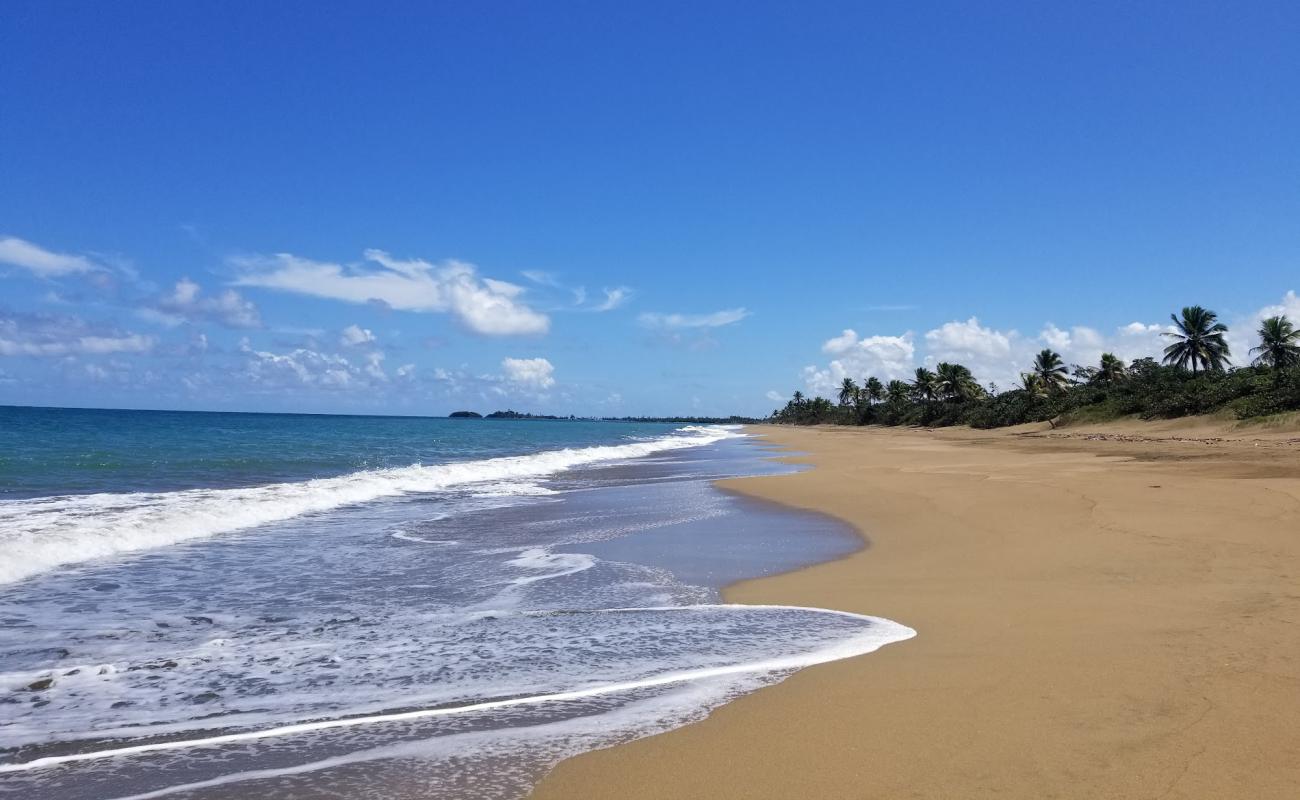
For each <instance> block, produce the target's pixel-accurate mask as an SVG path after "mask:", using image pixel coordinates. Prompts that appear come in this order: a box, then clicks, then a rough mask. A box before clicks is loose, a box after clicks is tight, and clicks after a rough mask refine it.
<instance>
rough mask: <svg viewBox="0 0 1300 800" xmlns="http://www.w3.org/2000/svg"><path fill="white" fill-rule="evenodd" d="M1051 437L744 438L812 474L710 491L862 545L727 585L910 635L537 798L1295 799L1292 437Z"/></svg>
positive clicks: (1297, 604) (1298, 687)
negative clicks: (778, 507) (807, 520)
mask: <svg viewBox="0 0 1300 800" xmlns="http://www.w3.org/2000/svg"><path fill="white" fill-rule="evenodd" d="M1044 428H1046V426H1037V427H1022V428H1016V429H1009V430H1003V431H993V432H979V431H971V430H968V429H947V430H942V431H927V430H898V429H876V428H791V427H756V428H752V429H751V432H753V433H758V434H761V435H762V436H764V437H766V438H767V439H768V440H770V441H771V442H772V443H774V444H777V445H781V446H783V447H786V448H789V449H790V450H791V451H794V452H797V453H799V454H800V455H797V456H795V457H794V460H795V461H797V462H801V463H807V464H810V465H811V466H812V469H810V470H806V471H803V472H799V473H796V474H787V475H776V476H763V477H754V478H742V479H735V480H726V481H722V482H721V483H720V485H722V486H723V487H724V488H726V489H729V490H733V491H736V492H740V493H743V494H747V495H751V496H754V497H759V498H763V499H766V500H771V501H775V502H778V503H782V504H785V505H789V506H793V507H797V508H804V509H813V510H817V511H821V512H825V513H828V514H831V515H833V516H836V517H839V518H840V519H843V520H845V521H847V522H850V523H852V524H853V525H854V526H855V527H856V528H857V529H858V530H859V531H860V532H861V533H862V534H863V535H864V536H865V537H866V538H867V539H868V540H869V546H868V547H867V548H866V549H864V550H862V551H859V552H856V553H854V554H852V555H849V556H847V557H845V558H842V559H839V560H836V561H832V562H828V563H824V564H820V565H818V566H814V567H809V568H805V569H801V570H798V571H794V572H789V573H786V574H782V575H777V576H772V577H766V578H761V579H758V580H753V581H744V582H740V583H738V584H734V585H732V586H730V587H729V588H727V589H726V591H725V592H724V598H725V600H727V601H729V602H737V603H755V604H762V603H779V604H789V605H802V606H815V607H823V608H831V609H839V610H844V611H851V612H856V613H861V614H868V615H878V616H882V617H887V618H889V619H892V620H895V621H897V622H899V623H902V624H903V625H907V626H910V627H911V628H914V629H915V630H916V631H917V636H916V637H915V638H914V639H912V640H910V641H906V642H902V643H899V644H896V645H894V646H891V647H886V648H884V649H882V650H880V651H879V652H877V653H874V654H872V655H870V656H866V657H859V658H854V659H848V660H843V661H837V662H834V663H830V664H824V665H819V666H815V667H811V668H808V669H804V670H802V671H800V672H798V673H797V674H795V675H794V676H793V677H791V678H789V679H788V680H786V681H784V682H782V683H780V684H778V685H775V686H771V687H767V688H764V689H761V690H759V691H757V692H754V693H752V694H749V695H746V696H744V697H741V698H739V699H738V700H735V701H734V702H731V703H729V704H727V705H725V706H723V707H721V708H719V709H717V710H715V711H714V712H713V713H712V714H711V715H710V716H708V717H707V718H706V719H704V720H703V721H700V722H697V723H695V724H691V725H688V726H685V727H682V728H679V729H676V730H673V731H670V732H668V733H665V734H661V735H657V736H653V737H649V738H645V739H641V740H638V741H635V742H632V743H629V744H623V745H619V746H617V747H613V748H610V749H605V750H598V751H594V752H590V753H586V754H583V755H580V756H577V757H575V758H572V759H569V760H567V761H565V762H563V763H561V764H560V765H559V766H558V767H557V768H556V769H555V770H554V771H553V772H552V773H551V774H550V775H549V776H548V777H547V778H546V779H545V780H544V781H543V782H542V784H541V785H540V786H539V788H538V790H537V791H536V792H535V795H534V796H536V797H540V798H571V797H593V796H607V797H622V798H641V797H645V798H649V797H656V798H659V797H678V798H682V797H716V798H741V797H744V798H756V797H772V798H776V797H781V798H788V797H854V798H876V797H879V798H903V797H912V798H948V797H961V798H976V797H995V796H996V797H1000V798H1049V797H1079V798H1085V797H1086V798H1100V797H1114V798H1227V797H1249V798H1294V797H1297V796H1300V729H1298V728H1297V726H1296V720H1297V719H1300V445H1297V443H1296V441H1295V439H1296V436H1297V434H1296V433H1295V432H1294V431H1291V432H1287V431H1281V432H1270V431H1268V430H1265V429H1257V428H1234V429H1229V428H1225V427H1224V426H1222V425H1218V424H1214V423H1205V422H1197V421H1192V422H1177V423H1163V424H1155V425H1152V424H1142V423H1129V424H1123V425H1111V426H1107V427H1101V428H1078V429H1067V430H1062V431H1053V430H1046V429H1044Z"/></svg>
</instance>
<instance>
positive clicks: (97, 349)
mask: <svg viewBox="0 0 1300 800" xmlns="http://www.w3.org/2000/svg"><path fill="white" fill-rule="evenodd" d="M153 346H154V339H153V337H151V336H142V335H140V334H138V333H130V332H123V331H118V330H116V329H111V328H97V327H94V326H92V325H90V324H88V323H86V322H85V321H83V320H81V319H79V318H77V317H54V316H49V315H45V314H4V315H0V356H37V357H42V356H44V357H51V356H68V355H106V354H111V353H144V352H147V351H149V350H151V349H153Z"/></svg>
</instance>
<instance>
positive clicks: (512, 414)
mask: <svg viewBox="0 0 1300 800" xmlns="http://www.w3.org/2000/svg"><path fill="white" fill-rule="evenodd" d="M447 416H448V417H449V418H450V419H540V420H561V421H569V420H574V421H576V420H585V421H588V422H592V421H599V422H674V423H679V424H687V425H748V424H751V423H755V422H761V421H762V420H759V419H756V418H754V417H740V416H735V415H733V416H730V417H579V416H575V415H573V414H570V415H569V416H567V417H565V416H558V415H555V414H529V413H526V412H522V411H514V410H512V409H507V410H505V411H493V412H492V413H491V414H487V415H483V414H480V413H478V412H477V411H453V412H451V413H450V414H448V415H447Z"/></svg>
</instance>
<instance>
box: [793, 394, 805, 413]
mask: <svg viewBox="0 0 1300 800" xmlns="http://www.w3.org/2000/svg"><path fill="white" fill-rule="evenodd" d="M790 404H791V405H792V406H794V407H795V410H796V411H798V410H800V409H802V408H803V405H804V403H803V392H800V391H796V392H795V393H794V396H793V397H791V398H790Z"/></svg>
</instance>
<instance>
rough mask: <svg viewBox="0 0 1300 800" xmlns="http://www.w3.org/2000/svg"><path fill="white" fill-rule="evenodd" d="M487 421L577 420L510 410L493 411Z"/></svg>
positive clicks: (569, 417) (570, 417)
mask: <svg viewBox="0 0 1300 800" xmlns="http://www.w3.org/2000/svg"><path fill="white" fill-rule="evenodd" d="M487 419H575V417H572V416H568V417H557V416H555V415H554V414H527V413H524V412H520V411H515V410H514V409H510V410H507V411H493V412H492V413H491V414H488V415H487Z"/></svg>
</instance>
